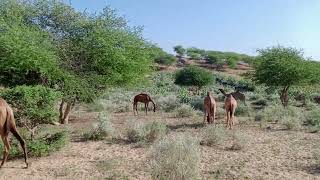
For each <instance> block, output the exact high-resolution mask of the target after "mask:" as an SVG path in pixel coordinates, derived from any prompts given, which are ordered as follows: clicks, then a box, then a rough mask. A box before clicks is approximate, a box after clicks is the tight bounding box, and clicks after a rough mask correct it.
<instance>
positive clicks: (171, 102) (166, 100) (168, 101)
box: [157, 95, 181, 112]
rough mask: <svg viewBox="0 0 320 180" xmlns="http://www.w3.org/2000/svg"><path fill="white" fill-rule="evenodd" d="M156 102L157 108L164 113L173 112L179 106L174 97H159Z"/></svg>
mask: <svg viewBox="0 0 320 180" xmlns="http://www.w3.org/2000/svg"><path fill="white" fill-rule="evenodd" d="M157 102H158V103H157V104H158V106H159V108H160V109H161V110H164V111H165V112H170V111H173V110H174V109H176V108H178V107H180V106H181V104H180V102H179V100H178V98H177V97H176V96H175V95H168V96H161V97H160V98H159V99H158V101H157Z"/></svg>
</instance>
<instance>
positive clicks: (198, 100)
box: [190, 96, 204, 111]
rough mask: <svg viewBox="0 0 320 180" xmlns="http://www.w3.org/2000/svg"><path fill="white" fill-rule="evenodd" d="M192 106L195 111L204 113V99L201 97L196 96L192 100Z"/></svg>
mask: <svg viewBox="0 0 320 180" xmlns="http://www.w3.org/2000/svg"><path fill="white" fill-rule="evenodd" d="M190 105H191V107H192V108H194V109H195V110H199V111H204V98H202V97H201V96H195V97H193V98H191V100H190Z"/></svg>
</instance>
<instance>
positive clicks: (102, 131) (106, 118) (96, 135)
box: [83, 113, 114, 141]
mask: <svg viewBox="0 0 320 180" xmlns="http://www.w3.org/2000/svg"><path fill="white" fill-rule="evenodd" d="M113 135H114V128H113V125H112V122H111V116H110V115H109V114H106V113H99V116H98V119H97V123H95V124H93V127H92V129H91V130H90V131H89V132H86V133H84V134H83V138H84V140H94V141H96V140H102V139H104V138H106V137H112V136H113Z"/></svg>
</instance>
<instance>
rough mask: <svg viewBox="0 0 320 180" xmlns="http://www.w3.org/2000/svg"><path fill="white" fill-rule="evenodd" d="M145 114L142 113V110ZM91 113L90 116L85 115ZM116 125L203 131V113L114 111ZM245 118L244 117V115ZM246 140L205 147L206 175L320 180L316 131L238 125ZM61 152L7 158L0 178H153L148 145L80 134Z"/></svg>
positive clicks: (76, 125)
mask: <svg viewBox="0 0 320 180" xmlns="http://www.w3.org/2000/svg"><path fill="white" fill-rule="evenodd" d="M141 114H142V113H141ZM88 116H89V117H90V118H89V119H90V120H88V118H87V121H85V120H84V118H85V117H88ZM114 117H115V118H114V120H113V122H114V125H115V127H116V128H117V130H118V133H119V134H121V133H123V132H124V131H125V127H126V126H125V124H126V121H127V120H130V119H131V120H136V121H143V122H147V121H152V120H156V119H157V120H161V121H163V122H166V123H167V125H168V127H169V128H170V133H173V134H174V133H184V132H190V133H192V134H195V135H199V134H200V133H201V130H202V129H203V127H202V125H201V120H202V118H201V117H198V118H196V119H177V118H172V117H170V114H165V113H155V114H154V113H150V114H149V115H148V117H146V116H144V115H139V117H138V118H135V117H133V115H132V113H119V114H114ZM93 120H94V115H92V114H91V116H90V114H89V115H88V114H87V115H85V116H82V115H80V116H79V114H78V115H77V116H76V117H74V120H72V121H71V125H70V127H71V128H72V129H74V132H77V131H78V130H79V129H81V128H84V127H88V125H90V124H91V123H92V121H93ZM240 122H241V119H240ZM236 129H238V130H240V132H241V133H243V134H244V135H246V137H247V138H246V139H247V142H248V145H247V147H246V148H245V149H243V150H240V151H231V150H228V147H230V144H229V141H227V142H226V143H225V144H223V145H221V146H218V147H208V146H201V147H200V148H201V164H200V167H199V168H201V177H202V179H291V180H292V179H299V180H300V179H320V169H319V168H318V167H317V166H316V162H315V160H314V158H313V151H312V150H313V149H314V148H315V147H314V146H315V144H316V143H317V142H319V139H320V136H319V134H318V133H307V132H303V131H285V130H281V129H272V130H263V129H260V128H259V126H258V125H257V124H255V123H251V124H246V125H244V124H242V125H238V126H237V127H236ZM72 137H73V138H72V141H71V142H70V143H69V144H68V145H67V146H66V147H65V148H63V149H62V150H61V151H59V152H56V153H53V154H52V155H50V156H48V157H43V158H31V159H30V162H31V163H32V164H31V167H30V168H29V169H23V166H24V164H23V160H21V159H17V160H11V159H10V160H9V161H8V162H7V164H6V165H5V167H4V168H2V169H1V170H0V179H5V180H11V179H151V175H150V173H149V169H148V168H149V167H148V160H147V157H148V152H149V147H148V146H146V147H138V146H137V145H135V144H128V143H125V142H124V141H117V142H113V143H111V142H108V141H98V142H80V141H77V138H75V137H76V136H75V135H73V136H72Z"/></svg>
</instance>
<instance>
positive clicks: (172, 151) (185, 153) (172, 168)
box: [150, 134, 200, 180]
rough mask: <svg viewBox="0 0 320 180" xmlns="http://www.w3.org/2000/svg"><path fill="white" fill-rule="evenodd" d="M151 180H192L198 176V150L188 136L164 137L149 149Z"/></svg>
mask: <svg viewBox="0 0 320 180" xmlns="http://www.w3.org/2000/svg"><path fill="white" fill-rule="evenodd" d="M150 166H151V175H152V177H153V179H161V180H162V179H163V180H164V179H165V180H189V179H190V180H193V179H198V178H199V174H200V149H199V143H198V141H197V139H195V138H193V137H192V136H191V135H189V134H181V135H178V136H166V137H165V138H163V139H162V140H161V141H159V142H158V143H157V144H155V145H154V146H153V147H152V148H151V160H150Z"/></svg>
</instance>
